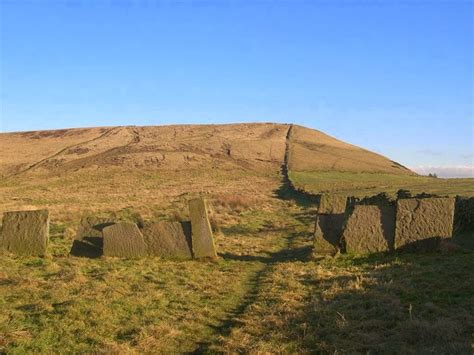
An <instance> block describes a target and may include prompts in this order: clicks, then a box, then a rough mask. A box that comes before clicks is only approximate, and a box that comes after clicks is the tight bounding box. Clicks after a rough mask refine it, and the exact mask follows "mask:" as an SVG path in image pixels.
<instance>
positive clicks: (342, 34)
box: [0, 0, 474, 176]
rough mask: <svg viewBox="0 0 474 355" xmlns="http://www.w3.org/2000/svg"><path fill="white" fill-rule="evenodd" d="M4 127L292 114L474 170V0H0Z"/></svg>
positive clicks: (403, 158)
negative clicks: (472, 0)
mask: <svg viewBox="0 0 474 355" xmlns="http://www.w3.org/2000/svg"><path fill="white" fill-rule="evenodd" d="M0 7H1V18H2V21H1V42H2V46H1V58H2V61H1V68H2V70H1V79H0V83H1V88H0V90H1V99H0V100H1V108H0V115H1V116H0V117H1V119H0V130H1V131H2V132H11V131H21V130H37V129H55V128H65V127H92V126H117V125H162V124H184V123H189V124H196V123H202V124H206V123H230V122H262V121H265V122H278V123H296V124H300V125H303V126H307V127H310V128H314V129H317V130H320V131H323V132H325V133H327V134H330V135H332V136H335V137H337V138H339V139H342V140H344V141H347V142H350V143H353V144H355V145H359V146H362V147H364V148H367V149H369V150H373V151H375V152H377V153H380V154H383V155H385V156H388V157H390V158H391V159H393V160H395V161H399V162H401V163H402V164H404V165H406V166H408V167H410V168H411V169H414V170H415V171H417V172H419V173H423V174H424V173H428V172H434V173H437V174H438V175H439V176H474V168H473V166H474V157H473V151H474V125H473V88H472V87H473V52H472V45H473V26H472V23H473V15H472V13H473V11H472V8H473V4H472V3H470V2H461V1H455V2H449V3H447V2H442V1H434V2H430V3H410V2H404V3H399V2H395V1H389V2H383V3H382V2H371V3H369V2H355V1H350V2H343V1H336V2H326V1H318V2H305V1H296V2H289V1H260V2H250V1H232V2H217V1H205V2H204V1H190V2H165V1H140V2H138V1H120V2H115V1H110V2H101V3H100V4H98V3H96V2H94V1H86V0H80V1H74V2H69V1H4V2H2V4H1V5H0Z"/></svg>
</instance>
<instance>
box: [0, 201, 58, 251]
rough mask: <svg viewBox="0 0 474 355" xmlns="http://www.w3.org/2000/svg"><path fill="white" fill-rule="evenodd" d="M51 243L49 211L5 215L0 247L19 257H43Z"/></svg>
mask: <svg viewBox="0 0 474 355" xmlns="http://www.w3.org/2000/svg"><path fill="white" fill-rule="evenodd" d="M48 241H49V211H48V210H37V211H17V212H5V213H4V214H3V230H2V236H1V238H0V246H2V247H3V248H4V249H6V250H8V251H9V252H11V253H14V254H18V255H32V256H42V255H45V254H46V248H47V246H48Z"/></svg>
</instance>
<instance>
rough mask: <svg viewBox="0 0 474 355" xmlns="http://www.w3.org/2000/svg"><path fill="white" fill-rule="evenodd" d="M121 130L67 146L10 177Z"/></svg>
mask: <svg viewBox="0 0 474 355" xmlns="http://www.w3.org/2000/svg"><path fill="white" fill-rule="evenodd" d="M120 128H121V127H112V128H109V129H107V130H106V131H105V132H104V133H102V134H100V135H98V136H97V137H94V138H92V139H88V140H85V141H83V142H80V143H76V144H72V145H69V146H67V147H65V148H63V149H61V150H59V151H57V152H56V153H54V154H52V155H50V156H48V157H46V158H44V159H41V160H39V161H37V162H36V163H34V164H32V165H30V166H28V167H27V168H26V169H23V170H21V171H19V172H16V173H13V174H12V175H10V176H9V177H11V176H16V175H19V174H22V173H25V172H27V171H30V170H32V169H34V168H36V167H38V166H40V165H41V164H43V163H44V162H46V161H48V160H50V159H54V158H55V157H57V156H59V155H61V154H62V153H64V152H67V151H68V150H70V149H74V148H76V147H77V148H79V147H80V146H81V145H84V144H88V143H92V142H94V141H96V140H99V139H101V138H104V137H106V136H108V135H110V134H112V132H113V131H115V130H117V129H120Z"/></svg>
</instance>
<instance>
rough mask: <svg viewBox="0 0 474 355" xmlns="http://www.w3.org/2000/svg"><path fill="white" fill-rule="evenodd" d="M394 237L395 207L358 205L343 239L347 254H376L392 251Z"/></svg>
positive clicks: (345, 228) (349, 219)
mask: <svg viewBox="0 0 474 355" xmlns="http://www.w3.org/2000/svg"><path fill="white" fill-rule="evenodd" d="M394 235H395V207H394V206H377V205H372V206H371V205H356V206H354V209H353V210H352V213H351V214H350V216H349V217H348V219H347V222H346V224H345V226H344V231H343V233H342V239H343V242H344V244H345V248H346V252H347V253H374V252H383V251H388V250H392V249H393V239H394Z"/></svg>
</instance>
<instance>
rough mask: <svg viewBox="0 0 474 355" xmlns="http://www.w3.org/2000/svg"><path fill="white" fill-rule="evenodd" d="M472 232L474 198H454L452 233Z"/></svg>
mask: <svg viewBox="0 0 474 355" xmlns="http://www.w3.org/2000/svg"><path fill="white" fill-rule="evenodd" d="M465 232H474V197H461V196H457V197H456V204H455V207H454V233H465Z"/></svg>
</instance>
